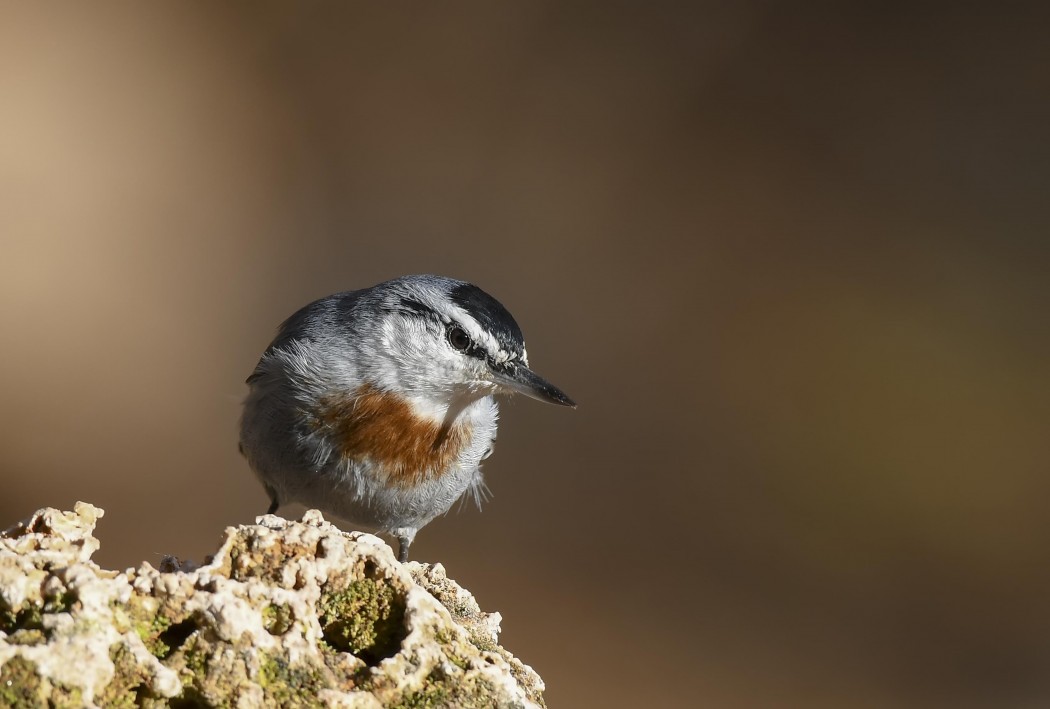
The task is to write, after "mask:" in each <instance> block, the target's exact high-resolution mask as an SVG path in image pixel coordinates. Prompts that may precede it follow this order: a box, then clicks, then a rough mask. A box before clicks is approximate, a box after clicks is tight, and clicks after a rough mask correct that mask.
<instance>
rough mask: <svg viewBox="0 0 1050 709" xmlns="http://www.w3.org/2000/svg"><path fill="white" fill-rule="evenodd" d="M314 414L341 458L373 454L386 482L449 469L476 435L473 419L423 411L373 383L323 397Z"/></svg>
mask: <svg viewBox="0 0 1050 709" xmlns="http://www.w3.org/2000/svg"><path fill="white" fill-rule="evenodd" d="M312 418H313V422H314V428H315V429H316V431H317V432H318V433H320V434H322V435H324V436H325V438H326V439H327V440H328V442H329V443H330V444H331V445H332V446H333V448H334V450H335V452H336V453H337V454H338V455H339V456H340V458H341V459H343V460H345V461H350V462H352V461H355V460H362V459H370V460H371V461H372V462H373V463H374V464H376V466H377V467H378V468H379V469H380V470H382V471H383V474H384V475H385V484H386V485H387V487H396V488H402V489H404V488H411V487H414V486H416V485H418V484H420V483H422V482H424V481H426V480H430V479H435V478H439V477H441V476H443V475H444V474H446V473H448V472H450V471H451V470H452V468H453V467H454V466H455V464H456V463H457V461H458V460H459V458H460V456H461V455H462V454H463V452H464V450H465V449H466V448H467V446H469V445H470V442H471V435H472V427H471V425H470V423H469V422H466V421H462V422H456V423H452V424H441V423H439V422H436V421H433V420H431V419H428V418H425V417H422V416H420V415H418V414H416V413H415V412H414V411H413V409H412V405H411V403H410V402H408V401H407V400H406V399H404V398H403V397H401V396H398V395H397V394H393V393H391V392H384V391H380V390H379V389H376V388H375V387H372V386H370V385H364V386H361V387H359V388H358V389H357V391H356V392H353V393H352V394H350V393H347V394H343V395H339V396H333V397H328V398H324V399H322V400H321V401H320V402H319V404H318V408H317V411H316V413H315V416H314V417H312Z"/></svg>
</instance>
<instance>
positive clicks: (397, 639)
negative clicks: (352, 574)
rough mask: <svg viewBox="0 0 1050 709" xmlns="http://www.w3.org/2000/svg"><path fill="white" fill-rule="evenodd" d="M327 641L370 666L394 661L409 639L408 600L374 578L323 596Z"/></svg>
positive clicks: (321, 615) (320, 604)
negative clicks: (406, 610)
mask: <svg viewBox="0 0 1050 709" xmlns="http://www.w3.org/2000/svg"><path fill="white" fill-rule="evenodd" d="M319 610H320V621H321V629H322V630H323V632H324V639H325V641H326V642H328V644H330V645H331V646H332V647H334V648H336V649H337V650H341V651H343V652H351V653H353V654H354V655H356V656H358V657H360V658H361V659H362V660H364V661H365V662H366V663H367V664H368V665H370V666H374V665H377V664H379V662H380V660H383V659H384V658H387V657H392V656H393V655H395V654H396V653H397V652H398V650H400V649H401V641H402V640H404V639H405V635H406V630H405V622H404V621H405V599H404V597H403V596H402V595H401V594H400V593H398V592H397V591H396V590H395V589H394V588H393V587H392V586H390V585H389V584H387V583H382V582H380V581H376V580H374V579H371V578H363V579H360V580H357V581H354V582H353V583H351V584H350V585H349V586H347V587H346V588H344V589H340V590H338V591H334V592H331V593H326V594H324V595H322V596H321V601H320V603H319Z"/></svg>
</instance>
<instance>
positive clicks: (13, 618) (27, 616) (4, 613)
mask: <svg viewBox="0 0 1050 709" xmlns="http://www.w3.org/2000/svg"><path fill="white" fill-rule="evenodd" d="M43 621H44V614H43V612H42V609H41V608H40V606H38V605H36V604H35V603H31V602H30V603H26V604H25V605H24V606H22V607H20V608H12V607H11V606H9V605H7V604H6V603H5V602H4V601H3V599H0V631H2V632H4V633H8V634H11V633H15V632H17V631H19V630H43V628H44V623H43Z"/></svg>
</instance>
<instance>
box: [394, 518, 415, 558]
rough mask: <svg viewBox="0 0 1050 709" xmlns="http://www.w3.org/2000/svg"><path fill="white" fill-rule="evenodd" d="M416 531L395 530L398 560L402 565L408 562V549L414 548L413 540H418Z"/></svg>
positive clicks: (406, 529)
mask: <svg viewBox="0 0 1050 709" xmlns="http://www.w3.org/2000/svg"><path fill="white" fill-rule="evenodd" d="M416 531H417V530H415V529H412V528H411V527H402V528H401V529H395V530H394V536H396V537H397V560H398V561H399V562H401V563H402V564H403V563H405V562H406V561H408V548H409V547H410V546H412V540H413V539H415V538H416Z"/></svg>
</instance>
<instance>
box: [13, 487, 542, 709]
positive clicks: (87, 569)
mask: <svg viewBox="0 0 1050 709" xmlns="http://www.w3.org/2000/svg"><path fill="white" fill-rule="evenodd" d="M102 514H103V512H102V510H100V509H99V508H97V507H94V506H92V505H89V504H86V503H82V502H78V503H77V505H76V509H75V511H73V512H62V511H59V510H56V509H44V510H40V511H39V512H37V513H36V514H34V515H33V516H32V517H30V518H29V519H28V520H26V521H25V522H22V523H20V524H18V525H16V526H15V527H12V528H11V529H9V530H7V531H6V532H4V533H3V534H2V535H0V706H3V707H8V706H11V707H38V706H47V705H50V706H54V707H83V706H89V707H90V706H99V707H133V706H146V707H167V706H171V707H197V706H223V707H227V706H230V707H233V706H235V707H258V706H281V707H284V706H301V707H312V706H336V707H493V706H498V707H542V706H543V699H542V696H541V693H542V691H543V682H542V680H540V678H539V676H538V675H537V674H536V673H535V672H533V671H532V669H531V668H529V667H528V666H526V665H524V664H522V663H521V662H520V661H518V660H517V659H516V658H515V657H514V656H513V655H511V654H510V653H509V652H507V651H506V650H504V649H503V648H502V647H500V646H499V645H498V644H497V642H498V633H499V623H500V616H499V614H498V613H483V612H482V611H481V609H480V608H479V607H478V604H477V603H476V602H475V600H474V597H473V596H471V594H470V593H469V592H468V591H466V590H465V589H463V588H461V587H460V586H459V585H458V584H456V582H455V581H452V580H451V579H449V578H447V577H446V576H445V571H444V569H443V568H442V567H441V565H440V564H434V565H429V564H419V563H415V562H410V563H408V564H399V563H398V562H397V561H396V560H395V558H394V555H393V553H392V552H391V550H390V547H388V546H387V545H386V544H385V543H384V542H383V541H382V540H381V539H379V538H378V537H375V536H372V535H370V534H362V533H356V532H351V533H345V532H342V531H340V530H339V529H337V528H336V527H334V526H333V525H331V524H329V523H328V522H326V521H325V520H324V519H322V517H321V515H320V514H319V513H318V512H316V511H313V510H311V511H309V512H307V513H306V514H305V515H304V516H303V519H302V521H300V522H291V521H287V520H284V519H282V518H280V517H276V516H273V515H267V516H265V517H260V518H259V519H258V520H257V523H256V524H254V525H244V526H240V527H230V528H229V529H227V530H226V540H225V542H224V543H223V545H222V547H221V548H220V549H219V551H218V552H217V553H216V554H215V556H214V557H212V558H211V559H209V560H207V563H206V564H204V565H203V566H196V565H194V564H192V563H191V562H179V561H178V560H177V559H174V558H166V559H164V560H163V561H162V562H161V564H160V568H159V569H157V568H154V567H152V566H150V565H149V564H148V563H143V564H142V565H141V566H139V567H138V568H137V569H128V570H127V571H124V572H116V571H107V570H105V569H101V568H99V566H98V565H96V564H95V563H93V562H92V561H91V555H92V553H94V552H95V551H96V550H97V549H98V547H99V542H98V540H97V539H95V537H94V536H93V534H92V532H93V531H94V528H95V522H96V520H97V519H98V518H99V517H101V516H102Z"/></svg>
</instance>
